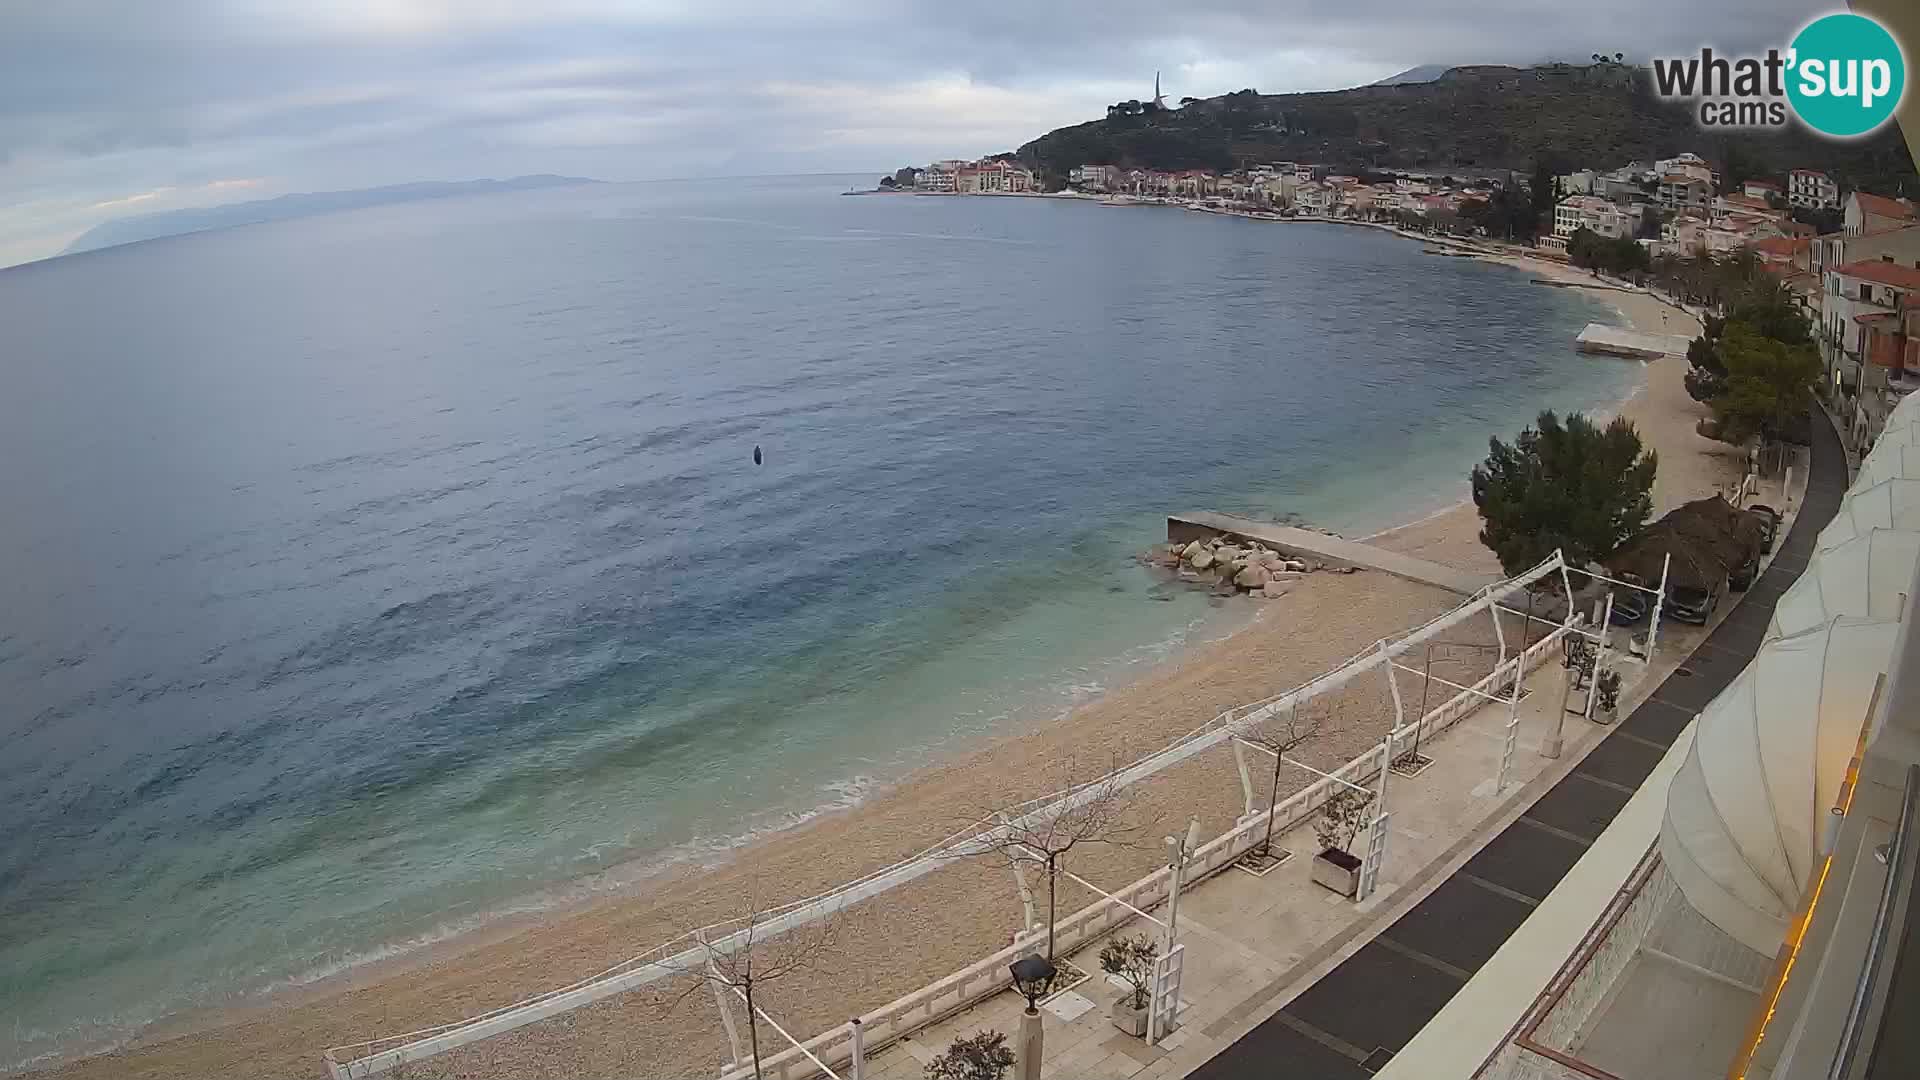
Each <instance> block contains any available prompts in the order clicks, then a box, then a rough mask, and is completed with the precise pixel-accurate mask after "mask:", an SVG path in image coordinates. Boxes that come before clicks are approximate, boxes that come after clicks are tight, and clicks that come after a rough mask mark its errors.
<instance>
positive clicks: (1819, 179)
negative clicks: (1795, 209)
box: [1787, 169, 1840, 210]
mask: <svg viewBox="0 0 1920 1080" xmlns="http://www.w3.org/2000/svg"><path fill="white" fill-rule="evenodd" d="M1787 203H1788V204H1789V205H1792V206H1803V207H1807V208H1809V209H1813V210H1834V209H1838V208H1839V206H1840V185H1838V184H1836V183H1834V182H1833V177H1831V176H1828V175H1827V174H1826V173H1823V172H1821V171H1820V170H1818V169H1795V170H1793V171H1792V172H1790V173H1788V174H1787Z"/></svg>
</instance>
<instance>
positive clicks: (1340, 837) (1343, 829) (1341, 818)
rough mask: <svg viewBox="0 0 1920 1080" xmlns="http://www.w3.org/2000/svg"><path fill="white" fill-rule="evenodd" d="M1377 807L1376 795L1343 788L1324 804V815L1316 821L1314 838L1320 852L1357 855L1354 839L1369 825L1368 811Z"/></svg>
mask: <svg viewBox="0 0 1920 1080" xmlns="http://www.w3.org/2000/svg"><path fill="white" fill-rule="evenodd" d="M1372 805H1373V792H1371V791H1361V790H1359V789H1357V788H1350V787H1342V788H1341V789H1340V790H1338V791H1336V792H1334V793H1333V794H1331V795H1328V796H1327V801H1326V802H1324V803H1321V804H1320V816H1318V817H1316V818H1314V819H1313V838H1314V839H1315V840H1318V841H1319V842H1320V850H1322V851H1326V850H1329V849H1331V850H1334V851H1345V852H1347V853H1348V854H1349V855H1351V854H1352V853H1353V852H1352V851H1351V850H1350V849H1351V848H1352V847H1353V841H1354V838H1355V837H1357V836H1359V835H1360V830H1361V829H1362V828H1364V827H1365V826H1366V824H1367V808H1368V807H1370V806H1372Z"/></svg>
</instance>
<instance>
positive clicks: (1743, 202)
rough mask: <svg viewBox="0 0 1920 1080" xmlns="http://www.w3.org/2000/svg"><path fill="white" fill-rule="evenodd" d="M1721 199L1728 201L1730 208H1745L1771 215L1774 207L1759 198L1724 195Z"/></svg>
mask: <svg viewBox="0 0 1920 1080" xmlns="http://www.w3.org/2000/svg"><path fill="white" fill-rule="evenodd" d="M1721 197H1722V198H1724V199H1726V200H1727V205H1728V206H1744V207H1746V208H1748V209H1750V210H1760V211H1764V212H1767V213H1771V212H1772V211H1773V207H1771V206H1768V205H1767V200H1765V199H1762V198H1759V197H1757V196H1753V195H1724V196H1721Z"/></svg>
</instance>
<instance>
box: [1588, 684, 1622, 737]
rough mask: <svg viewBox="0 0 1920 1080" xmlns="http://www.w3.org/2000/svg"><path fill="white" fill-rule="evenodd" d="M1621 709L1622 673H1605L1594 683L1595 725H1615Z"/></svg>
mask: <svg viewBox="0 0 1920 1080" xmlns="http://www.w3.org/2000/svg"><path fill="white" fill-rule="evenodd" d="M1619 708H1620V673H1619V672H1617V671H1603V672H1601V673H1600V677H1599V678H1597V679H1595V680H1594V681H1593V719H1594V722H1595V723H1599V724H1611V723H1613V720H1614V717H1615V715H1617V710H1618V709H1619Z"/></svg>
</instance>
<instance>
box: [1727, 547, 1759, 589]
mask: <svg viewBox="0 0 1920 1080" xmlns="http://www.w3.org/2000/svg"><path fill="white" fill-rule="evenodd" d="M1766 550H1767V549H1766V548H1755V549H1754V550H1752V551H1750V552H1748V553H1747V557H1746V560H1745V561H1743V562H1742V563H1741V564H1740V565H1739V566H1736V567H1734V568H1733V569H1731V570H1729V571H1727V587H1728V588H1730V589H1733V590H1735V591H1736V592H1746V591H1747V589H1749V588H1751V587H1752V585H1753V579H1754V578H1755V577H1757V576H1759V573H1760V556H1761V554H1762V553H1763V552H1764V551H1766Z"/></svg>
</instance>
